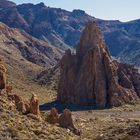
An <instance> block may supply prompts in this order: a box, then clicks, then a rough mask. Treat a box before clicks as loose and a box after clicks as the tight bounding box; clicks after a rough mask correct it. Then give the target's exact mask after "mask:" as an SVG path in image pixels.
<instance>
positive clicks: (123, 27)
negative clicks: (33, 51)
mask: <svg viewBox="0 0 140 140" xmlns="http://www.w3.org/2000/svg"><path fill="white" fill-rule="evenodd" d="M1 7H2V6H1ZM92 20H95V21H97V22H98V24H99V26H100V28H101V30H102V32H103V34H104V38H105V41H106V43H107V46H108V47H109V50H110V52H111V54H112V56H114V57H116V58H119V57H121V58H120V59H121V61H123V62H128V63H132V64H135V65H137V66H139V63H140V60H139V51H140V42H139V40H140V30H139V25H140V20H135V21H131V22H127V23H123V22H120V21H106V20H101V19H96V18H94V17H92V16H89V15H88V14H86V13H85V12H84V11H82V10H73V11H72V12H69V11H66V10H63V9H60V8H50V7H47V6H45V5H44V3H39V4H37V5H34V4H21V5H17V6H14V7H10V8H5V7H3V8H1V9H0V21H2V22H4V23H5V24H7V25H8V26H10V27H16V28H19V29H21V30H25V31H26V32H28V33H29V34H30V35H32V36H34V37H37V38H39V39H43V40H45V41H47V42H48V41H49V42H50V43H51V44H53V45H54V46H56V47H59V48H61V49H62V50H66V49H67V48H68V46H71V47H74V46H76V44H77V43H78V41H79V39H80V36H81V32H82V31H83V29H84V27H85V26H86V24H87V23H88V22H89V21H92ZM133 48H134V49H133ZM132 56H133V57H132Z"/></svg>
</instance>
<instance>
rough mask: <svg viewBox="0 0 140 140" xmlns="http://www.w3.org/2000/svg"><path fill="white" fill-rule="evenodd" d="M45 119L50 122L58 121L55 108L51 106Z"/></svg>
mask: <svg viewBox="0 0 140 140" xmlns="http://www.w3.org/2000/svg"><path fill="white" fill-rule="evenodd" d="M46 121H47V122H48V123H50V124H56V123H58V111H57V110H56V108H52V109H51V111H50V114H49V115H48V116H47V118H46Z"/></svg>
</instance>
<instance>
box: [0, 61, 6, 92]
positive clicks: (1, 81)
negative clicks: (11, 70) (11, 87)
mask: <svg viewBox="0 0 140 140" xmlns="http://www.w3.org/2000/svg"><path fill="white" fill-rule="evenodd" d="M6 72H7V69H6V68H5V65H4V63H3V61H2V60H1V59H0V90H2V89H5V87H6Z"/></svg>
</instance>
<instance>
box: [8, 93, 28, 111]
mask: <svg viewBox="0 0 140 140" xmlns="http://www.w3.org/2000/svg"><path fill="white" fill-rule="evenodd" d="M8 97H9V99H11V100H13V101H14V103H15V105H16V108H17V110H18V111H20V112H22V113H23V114H24V113H26V106H25V104H24V102H23V100H22V98H21V97H20V96H19V95H17V94H9V95H8Z"/></svg>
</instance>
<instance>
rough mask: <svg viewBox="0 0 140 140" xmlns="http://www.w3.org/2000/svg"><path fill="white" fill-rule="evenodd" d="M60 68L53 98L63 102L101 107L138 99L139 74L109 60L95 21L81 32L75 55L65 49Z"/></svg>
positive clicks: (130, 68) (132, 68)
mask: <svg viewBox="0 0 140 140" xmlns="http://www.w3.org/2000/svg"><path fill="white" fill-rule="evenodd" d="M60 67H61V68H60V73H61V76H60V81H59V85H58V96H57V99H58V100H59V101H61V102H63V103H73V104H78V105H93V106H95V107H97V108H105V107H111V106H119V105H122V104H124V103H128V102H131V101H137V100H138V95H139V88H140V84H139V83H140V78H139V77H140V74H139V73H138V71H137V70H135V68H134V67H133V66H128V65H125V64H119V63H118V62H117V61H115V60H114V61H113V59H112V58H111V55H110V53H109V52H108V50H107V47H106V45H105V42H104V39H103V38H102V34H101V32H100V30H99V28H98V26H97V25H96V23H95V22H91V23H89V24H88V25H87V27H86V28H85V30H84V31H83V34H82V37H81V39H80V42H79V44H78V46H77V48H76V55H72V54H71V51H70V50H68V51H66V54H65V55H64V57H63V58H62V60H61V62H60ZM134 79H136V80H134Z"/></svg>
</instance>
